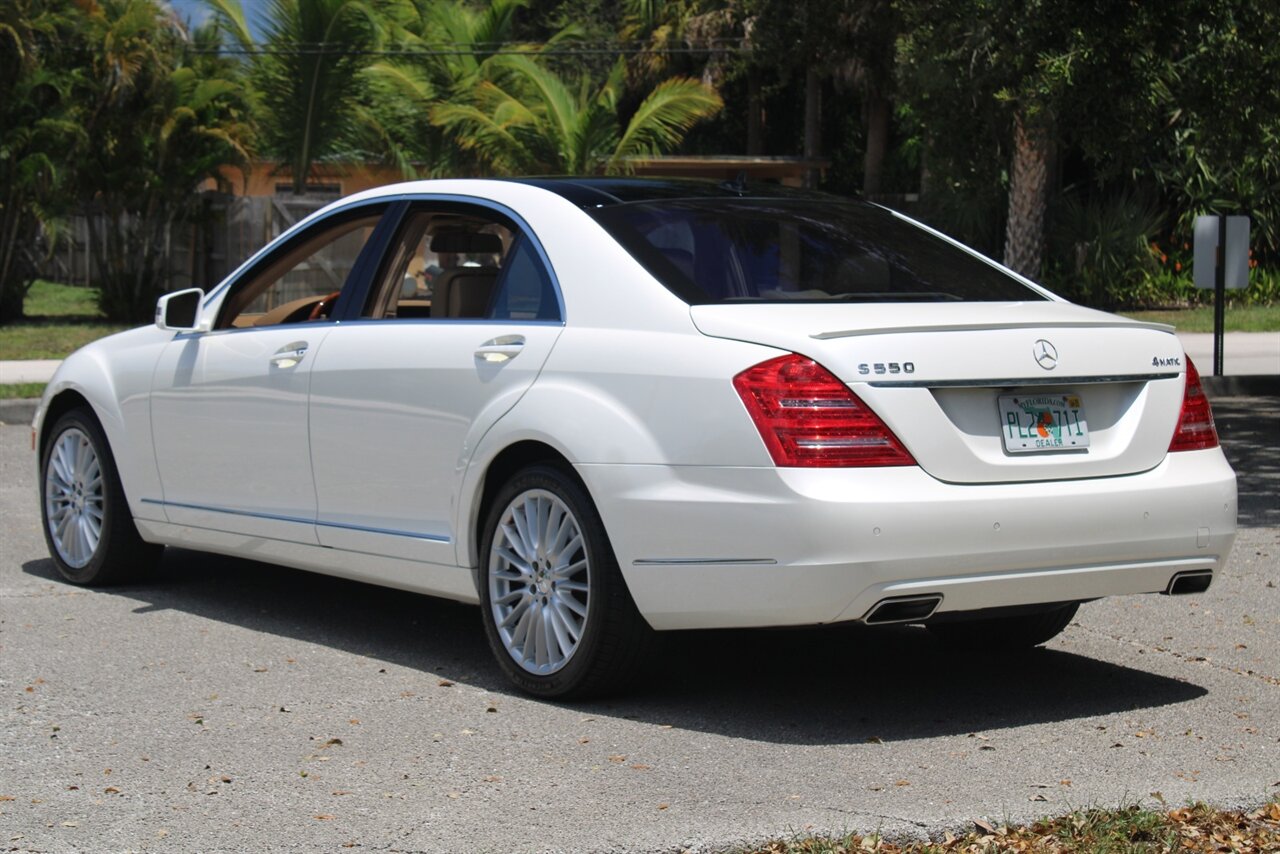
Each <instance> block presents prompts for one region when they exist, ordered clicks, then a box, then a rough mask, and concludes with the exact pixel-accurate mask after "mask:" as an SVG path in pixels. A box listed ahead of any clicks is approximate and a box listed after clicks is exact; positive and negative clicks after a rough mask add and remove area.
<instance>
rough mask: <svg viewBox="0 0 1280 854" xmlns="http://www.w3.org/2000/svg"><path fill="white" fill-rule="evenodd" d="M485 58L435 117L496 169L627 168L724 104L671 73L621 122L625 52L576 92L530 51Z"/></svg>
mask: <svg viewBox="0 0 1280 854" xmlns="http://www.w3.org/2000/svg"><path fill="white" fill-rule="evenodd" d="M484 65H485V68H484V69H483V72H482V74H481V75H480V78H479V79H478V81H477V82H476V83H475V85H474V86H473V87H472V89H471V91H470V92H469V93H468V103H440V104H437V105H436V106H435V107H434V108H433V109H432V110H431V120H432V121H433V122H434V123H435V124H437V125H439V126H440V127H442V128H444V129H446V130H447V131H449V132H450V133H451V134H452V135H453V137H454V139H455V140H456V141H457V143H458V144H459V145H460V146H462V147H463V148H464V149H466V150H467V151H471V152H474V153H475V154H476V155H477V156H478V157H479V158H480V160H481V162H482V163H483V164H484V165H485V166H486V167H487V168H488V169H490V170H491V171H493V172H495V173H499V174H520V173H524V174H528V173H539V172H541V173H562V174H591V173H599V172H607V173H619V172H625V171H627V169H628V168H629V161H630V160H631V159H632V158H638V157H651V156H655V155H658V154H661V153H663V152H665V151H669V150H670V149H672V148H674V147H675V146H676V145H678V144H679V143H680V141H681V140H682V139H683V138H684V135H685V134H686V133H687V132H688V131H689V129H690V128H691V127H693V126H694V125H695V124H696V123H697V122H699V121H701V120H702V119H704V118H707V117H708V116H711V115H714V114H715V113H716V112H717V111H718V110H719V109H720V108H721V107H722V106H723V102H722V101H721V100H720V96H719V95H718V94H716V92H715V90H714V89H712V88H711V87H710V86H708V85H707V84H705V83H702V82H700V81H697V80H692V79H689V78H681V77H674V78H671V79H668V80H665V81H663V82H662V83H660V84H658V85H657V86H656V87H655V88H654V89H653V90H652V91H651V92H650V93H649V95H648V96H647V97H645V99H644V100H643V101H641V103H640V106H639V107H638V108H637V109H636V111H635V113H634V114H633V115H632V116H631V119H630V120H629V121H628V122H627V125H626V127H625V128H624V127H621V123H620V121H619V117H618V98H619V96H620V94H621V92H622V86H623V79H624V77H625V74H626V65H625V64H624V63H623V61H622V60H619V61H618V62H617V63H616V64H615V65H614V67H613V70H612V72H610V74H609V76H608V78H607V79H606V80H605V82H604V83H603V85H601V86H600V87H599V88H594V87H593V86H592V82H591V80H590V78H588V77H584V78H582V80H581V81H580V82H579V84H578V85H577V87H576V88H577V91H576V93H575V92H574V91H572V90H571V88H570V85H569V84H568V83H567V82H566V81H565V80H563V79H561V78H560V76H559V75H557V74H555V73H554V72H552V71H550V70H548V69H546V68H544V67H542V66H541V65H539V64H537V63H536V62H534V61H533V59H531V58H530V57H528V56H522V55H499V56H494V57H492V58H490V59H488V60H486V62H485V63H484Z"/></svg>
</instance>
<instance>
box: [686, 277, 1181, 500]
mask: <svg viewBox="0 0 1280 854" xmlns="http://www.w3.org/2000/svg"><path fill="white" fill-rule="evenodd" d="M690 311H691V314H692V317H693V321H694V323H695V325H696V326H697V327H698V329H699V330H700V331H702V332H703V333H704V334H706V335H710V336H713V337H722V338H732V339H735V340H742V341H750V342H753V343H758V344H765V345H769V346H773V347H777V348H779V349H783V350H789V351H791V352H795V353H800V354H801V355H804V356H808V357H810V358H812V359H814V360H815V361H817V362H819V363H820V364H822V365H823V366H825V367H826V368H827V369H828V370H830V371H831V372H832V373H834V374H835V375H836V376H837V377H839V378H840V379H841V380H842V381H844V382H845V383H847V384H849V386H850V387H851V388H852V389H853V390H854V392H855V393H856V394H857V395H858V396H859V397H860V398H862V399H863V400H864V401H865V402H866V403H867V405H869V406H870V407H871V408H872V409H874V410H875V411H876V413H877V414H878V415H879V416H880V417H881V418H882V419H883V420H884V421H885V423H886V424H888V426H889V427H890V429H892V430H893V431H894V433H895V434H896V435H897V436H898V437H899V438H900V439H901V440H902V441H903V443H904V444H905V445H906V447H907V449H908V450H909V451H910V452H911V454H912V455H913V456H914V457H915V459H916V460H917V461H918V462H919V464H920V466H921V467H922V468H923V469H924V470H925V471H927V472H928V473H929V474H931V475H933V476H934V477H936V478H938V479H940V480H944V481H948V482H954V483H997V482H1017V481H1032V480H1054V479H1068V478H1084V477H1106V476H1114V475H1124V474H1131V473H1135V472H1140V471H1146V470H1149V469H1151V468H1154V467H1155V466H1157V465H1159V463H1160V462H1161V460H1163V459H1164V456H1165V454H1166V452H1167V450H1168V447H1169V441H1170V438H1171V437H1172V435H1173V431H1174V428H1175V426H1176V423H1177V419H1178V413H1179V411H1180V408H1181V403H1182V391H1183V383H1184V370H1185V356H1184V354H1183V351H1182V347H1181V345H1180V344H1179V342H1178V340H1177V338H1176V336H1174V335H1173V334H1172V329H1171V328H1170V327H1166V326H1160V325H1155V324H1145V323H1141V322H1138V321H1133V320H1128V319H1126V318H1122V317H1116V316H1114V315H1109V314H1106V313H1103V312H1099V311H1094V310H1092V309H1086V308H1082V307H1080V306H1075V305H1071V304H1069V303H1063V302H1050V301H1045V302H1034V303H966V304H955V303H930V304H919V303H913V304H874V305H867V304H811V303H810V304H796V305H789V304H777V303H771V304H740V305H726V304H720V305H699V306H693V307H692V308H691V309H690ZM1002 404H1003V405H1002ZM1073 404H1074V406H1073ZM1072 409H1074V410H1075V415H1076V418H1077V421H1078V422H1079V423H1076V424H1073V423H1072V414H1071V410H1072ZM1045 411H1048V412H1049V413H1050V414H1048V415H1044V414H1040V413H1043V412H1045ZM1011 413H1014V414H1012V415H1011ZM1055 413H1056V414H1055ZM1024 418H1025V419H1026V421H1025V422H1024V421H1023V419H1024ZM1037 418H1039V419H1047V421H1045V422H1043V423H1042V422H1041V421H1037V420H1036V419H1037ZM1014 421H1016V422H1017V423H1016V424H1015V423H1012V422H1014ZM1041 428H1045V429H1044V430H1041ZM1020 431H1021V432H1020ZM1037 431H1040V432H1044V433H1045V435H1046V440H1045V441H1044V442H1043V443H1040V444H1042V445H1044V446H1052V445H1061V447H1053V448H1050V447H1039V446H1038V445H1037V441H1036V440H1037V438H1038V436H1039V432H1037ZM1064 431H1065V432H1064ZM1028 436H1029V437H1030V438H1027V437H1028ZM1064 436H1065V437H1067V438H1066V439H1064ZM1020 437H1021V438H1020ZM1086 441H1087V445H1086V444H1084V442H1086ZM1071 442H1074V443H1076V444H1074V445H1072V444H1070V443H1071ZM1028 446H1029V447H1028ZM1020 448H1025V449H1020Z"/></svg>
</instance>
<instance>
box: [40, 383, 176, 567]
mask: <svg viewBox="0 0 1280 854" xmlns="http://www.w3.org/2000/svg"><path fill="white" fill-rule="evenodd" d="M40 471H41V473H42V475H43V477H42V478H41V481H40V509H41V517H42V521H43V522H44V526H43V527H44V538H45V542H46V543H47V544H48V546H49V554H50V556H51V557H52V558H53V562H54V564H55V565H56V566H57V567H58V571H59V572H60V573H61V574H62V577H63V578H65V579H66V580H67V581H70V582H71V583H73V584H85V585H96V584H120V583H123V582H127V581H133V580H136V579H137V578H139V577H141V576H143V575H146V574H147V573H148V572H149V571H150V570H152V569H153V568H154V567H155V564H156V561H157V559H158V558H159V556H160V551H161V547H160V546H156V545H151V544H149V543H145V542H143V540H142V538H141V537H140V536H138V530H137V528H136V527H134V524H133V517H132V516H131V515H130V513H129V505H128V503H127V502H126V500H125V497H124V489H123V488H122V487H121V485H120V478H119V476H118V475H117V473H116V465H115V459H114V458H113V457H112V456H111V448H110V447H109V446H108V445H107V439H106V436H105V435H103V432H102V428H101V427H100V426H98V421H97V419H96V418H94V416H93V413H91V412H90V411H89V410H87V409H84V408H78V409H73V410H71V411H69V412H67V413H65V414H64V415H63V416H62V417H61V418H59V419H58V420H57V421H56V422H55V423H54V425H53V429H51V430H50V431H49V439H48V441H47V442H46V443H45V446H44V449H43V454H42V456H41V466H40Z"/></svg>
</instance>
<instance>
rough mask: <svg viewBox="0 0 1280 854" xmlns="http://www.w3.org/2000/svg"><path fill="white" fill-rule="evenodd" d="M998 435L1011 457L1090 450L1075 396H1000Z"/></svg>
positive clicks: (1082, 405)
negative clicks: (1015, 455)
mask: <svg viewBox="0 0 1280 854" xmlns="http://www.w3.org/2000/svg"><path fill="white" fill-rule="evenodd" d="M999 401H1000V426H1001V431H1000V433H1001V435H1002V436H1003V437H1004V449H1005V450H1006V451H1008V452H1009V453H1011V454H1025V453H1032V452H1035V451H1069V450H1074V449H1078V448H1087V447H1089V425H1088V422H1087V421H1086V420H1085V417H1084V404H1083V403H1082V402H1081V400H1080V395H1078V394H1025V395H1024V394H1002V395H1000V397H999Z"/></svg>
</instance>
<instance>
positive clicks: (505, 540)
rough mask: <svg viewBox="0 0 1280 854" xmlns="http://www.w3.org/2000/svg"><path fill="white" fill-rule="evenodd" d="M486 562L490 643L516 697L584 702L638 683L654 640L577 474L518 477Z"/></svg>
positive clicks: (504, 497) (492, 533)
mask: <svg viewBox="0 0 1280 854" xmlns="http://www.w3.org/2000/svg"><path fill="white" fill-rule="evenodd" d="M480 560H481V571H480V599H481V611H482V614H483V618H484V627H485V634H486V635H487V636H488V639H489V646H490V647H491V648H492V649H493V653H494V655H495V657H496V658H497V659H498V664H499V665H500V666H501V667H502V669H503V671H504V672H505V673H506V675H507V677H508V678H509V679H510V680H511V681H512V682H513V683H515V685H516V686H517V687H519V688H521V689H522V690H524V691H527V692H529V693H531V694H535V695H538V696H541V697H567V696H579V697H581V696H586V695H589V694H599V693H602V692H605V691H608V690H610V689H614V688H616V687H618V686H619V685H620V684H621V683H622V682H623V681H625V680H626V679H627V678H628V677H630V676H631V675H632V673H633V672H634V670H635V669H636V667H637V666H638V664H639V663H640V661H641V660H642V658H643V656H644V651H645V648H646V647H647V645H648V644H647V640H648V638H649V635H650V633H651V631H652V630H651V629H650V628H649V626H648V625H647V624H646V623H645V622H644V618H643V617H641V616H640V614H639V612H638V611H637V610H636V607H635V603H634V602H633V601H632V599H631V595H630V593H629V592H628V591H627V588H626V584H625V583H624V582H623V580H622V574H621V572H620V571H619V569H618V563H617V560H616V558H615V557H614V554H613V548H612V547H611V546H610V545H609V538H608V536H607V535H606V534H605V530H604V525H603V523H602V522H601V521H600V515H599V513H598V512H597V511H596V508H595V505H594V504H593V503H592V501H591V498H590V497H589V496H588V495H587V493H586V490H585V489H583V487H582V485H581V483H580V482H579V481H578V480H577V478H575V477H574V476H573V475H572V474H570V473H568V472H566V471H564V470H562V469H560V468H557V467H554V466H547V465H539V466H532V467H530V468H527V469H524V470H523V471H521V472H519V473H517V474H516V475H515V476H514V477H512V478H511V480H509V481H508V482H507V483H506V485H504V486H503V487H502V489H501V490H499V492H498V494H497V495H496V496H495V498H494V501H493V504H492V507H491V509H490V512H489V514H488V519H487V520H486V523H485V527H484V538H483V540H482V542H481V551H480Z"/></svg>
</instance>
